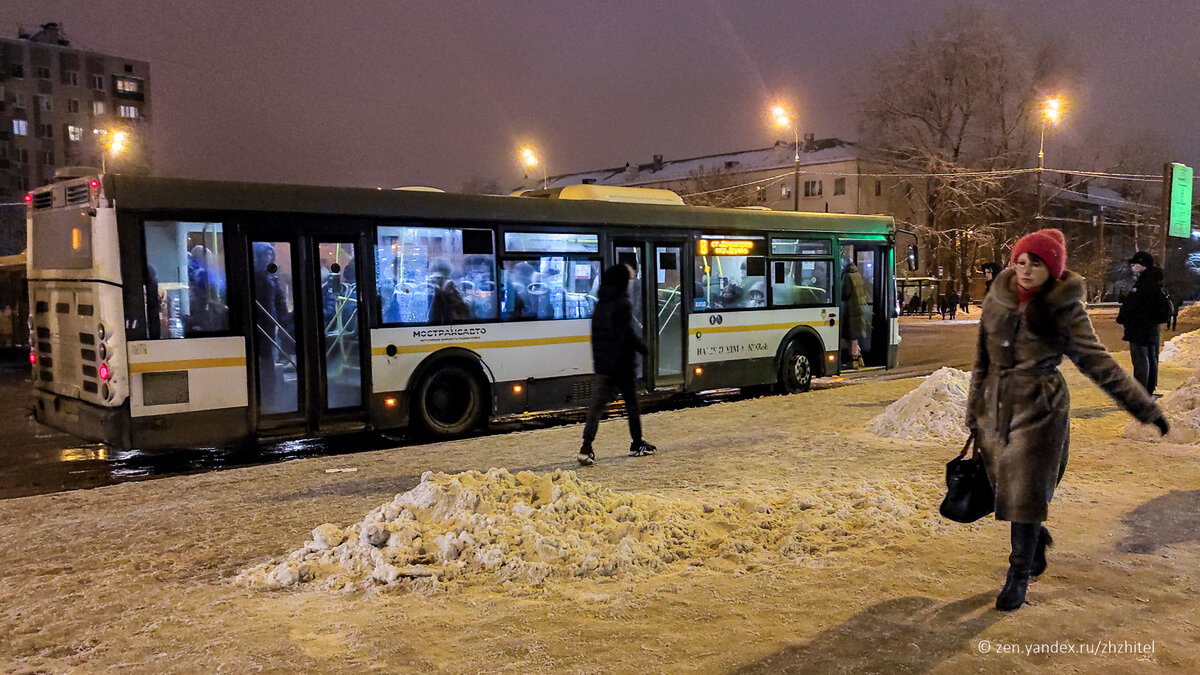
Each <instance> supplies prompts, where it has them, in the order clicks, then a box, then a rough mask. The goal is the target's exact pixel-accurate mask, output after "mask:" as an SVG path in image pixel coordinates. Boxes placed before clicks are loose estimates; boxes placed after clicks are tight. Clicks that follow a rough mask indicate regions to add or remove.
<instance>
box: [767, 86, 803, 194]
mask: <svg viewBox="0 0 1200 675" xmlns="http://www.w3.org/2000/svg"><path fill="white" fill-rule="evenodd" d="M771 120H772V121H774V122H775V126H777V127H779V128H780V129H787V128H788V127H791V128H792V132H793V133H795V135H796V157H795V165H794V167H793V168H794V171H793V174H794V176H793V178H794V180H793V184H792V210H793V211H799V210H800V124H799V123H798V122H797V121H796V120H795V119H794V116H793V115H792V113H791V111H790V110H788V108H787V106H785V105H783V104H782V103H776V104H775V105H772V106H771Z"/></svg>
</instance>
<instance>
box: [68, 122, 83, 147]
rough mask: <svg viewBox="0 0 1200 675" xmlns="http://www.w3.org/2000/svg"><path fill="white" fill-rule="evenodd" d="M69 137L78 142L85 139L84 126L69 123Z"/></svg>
mask: <svg viewBox="0 0 1200 675" xmlns="http://www.w3.org/2000/svg"><path fill="white" fill-rule="evenodd" d="M67 138H68V139H70V140H72V141H74V142H76V143H78V142H79V141H82V140H83V127H77V126H75V125H74V124H68V125H67Z"/></svg>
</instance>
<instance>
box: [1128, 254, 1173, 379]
mask: <svg viewBox="0 0 1200 675" xmlns="http://www.w3.org/2000/svg"><path fill="white" fill-rule="evenodd" d="M1129 264H1130V265H1131V266H1132V269H1133V272H1134V274H1136V275H1137V281H1135V282H1134V284H1133V288H1132V289H1131V290H1130V291H1129V295H1127V296H1125V301H1124V302H1122V303H1121V311H1120V312H1119V313H1118V314H1117V323H1119V324H1121V325H1122V326H1124V327H1125V335H1124V336H1123V338H1122V339H1123V340H1125V341H1126V342H1128V343H1129V358H1130V359H1131V360H1132V361H1133V379H1135V380H1137V381H1138V382H1140V383H1141V384H1142V386H1143V387H1145V389H1146V393H1148V394H1153V393H1154V389H1155V388H1156V387H1157V386H1158V350H1159V347H1160V346H1161V344H1162V338H1161V336H1160V335H1159V326H1160V325H1161V324H1164V323H1167V322H1168V321H1170V320H1171V301H1170V299H1168V298H1167V294H1166V292H1165V291H1163V273H1162V268H1160V267H1158V266H1157V265H1155V264H1154V256H1152V255H1150V254H1149V253H1148V252H1146V251H1138V252H1137V253H1134V254H1133V257H1132V258H1130V259H1129Z"/></svg>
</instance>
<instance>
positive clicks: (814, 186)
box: [804, 180, 824, 197]
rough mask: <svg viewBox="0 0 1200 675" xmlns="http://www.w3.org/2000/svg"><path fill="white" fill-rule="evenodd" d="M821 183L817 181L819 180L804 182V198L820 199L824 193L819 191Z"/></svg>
mask: <svg viewBox="0 0 1200 675" xmlns="http://www.w3.org/2000/svg"><path fill="white" fill-rule="evenodd" d="M821 183H822V181H819V180H806V181H804V196H805V197H820V196H821V195H822V194H824V192H823V191H822V189H821V188H822V185H821Z"/></svg>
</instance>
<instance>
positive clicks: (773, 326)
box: [692, 319, 829, 333]
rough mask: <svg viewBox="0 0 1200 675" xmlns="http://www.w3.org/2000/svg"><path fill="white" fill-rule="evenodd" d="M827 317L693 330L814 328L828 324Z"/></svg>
mask: <svg viewBox="0 0 1200 675" xmlns="http://www.w3.org/2000/svg"><path fill="white" fill-rule="evenodd" d="M828 325H829V319H825V320H824V321H792V322H789V323H760V324H755V325H752V326H695V327H693V328H692V330H693V332H697V333H741V332H744V331H752V330H788V329H790V328H792V327H793V326H812V327H814V328H817V327H820V326H828Z"/></svg>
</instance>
